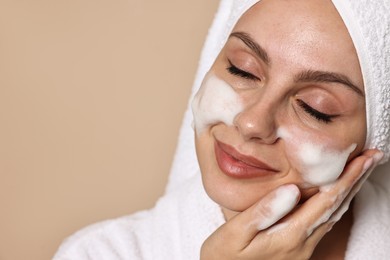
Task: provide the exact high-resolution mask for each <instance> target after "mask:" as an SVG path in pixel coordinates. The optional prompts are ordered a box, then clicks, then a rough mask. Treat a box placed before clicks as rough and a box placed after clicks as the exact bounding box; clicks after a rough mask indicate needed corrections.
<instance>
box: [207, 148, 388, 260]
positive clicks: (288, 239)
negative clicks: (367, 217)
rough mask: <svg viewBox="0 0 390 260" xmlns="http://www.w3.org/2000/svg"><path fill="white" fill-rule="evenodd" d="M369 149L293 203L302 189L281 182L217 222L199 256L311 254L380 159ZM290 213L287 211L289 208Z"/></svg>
mask: <svg viewBox="0 0 390 260" xmlns="http://www.w3.org/2000/svg"><path fill="white" fill-rule="evenodd" d="M381 155H382V153H381V152H379V151H377V150H367V151H365V152H364V153H363V154H362V155H360V156H358V157H356V158H355V159H353V160H352V161H351V162H350V163H349V164H348V165H347V167H345V169H344V172H343V173H342V175H341V176H340V178H339V179H338V180H337V181H336V182H335V183H334V184H331V185H328V186H326V187H323V188H321V189H320V191H319V192H318V193H317V194H315V195H314V196H312V197H311V198H310V199H308V200H307V201H306V202H305V203H303V204H302V205H301V206H300V207H296V205H297V203H298V201H299V196H300V192H299V190H298V188H297V187H296V186H295V185H293V184H289V185H283V186H281V187H279V188H277V189H276V190H274V191H272V192H271V193H269V194H268V195H267V196H265V197H263V198H262V199H261V200H260V201H258V202H257V203H256V204H254V205H253V206H252V207H250V208H248V209H247V210H245V211H244V212H242V213H240V214H238V215H236V216H235V217H233V218H232V219H231V220H229V221H228V222H226V223H225V224H224V225H222V226H221V227H220V228H218V229H217V230H216V231H215V232H214V233H213V234H211V236H210V237H209V238H208V239H207V240H206V241H205V242H204V243H203V245H202V249H201V259H202V260H209V259H309V258H310V256H311V255H312V253H313V251H314V249H315V247H316V245H317V244H318V242H319V241H320V240H321V239H322V237H323V236H324V235H325V234H326V233H327V232H328V231H329V230H330V229H331V228H332V226H333V225H334V224H335V222H337V221H338V220H339V219H340V218H341V216H342V214H343V213H344V212H345V211H346V210H347V209H348V206H349V204H350V202H351V200H352V198H353V197H354V196H355V194H356V193H357V192H358V191H359V189H360V187H361V186H362V184H363V182H364V181H365V180H366V179H367V178H368V176H369V174H370V173H371V171H372V169H373V168H374V167H375V166H376V164H377V163H378V161H379V160H380V159H381ZM289 213H290V214H289Z"/></svg>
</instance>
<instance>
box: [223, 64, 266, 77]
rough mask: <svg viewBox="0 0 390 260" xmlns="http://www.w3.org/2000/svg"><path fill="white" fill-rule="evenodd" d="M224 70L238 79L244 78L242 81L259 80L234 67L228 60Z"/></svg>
mask: <svg viewBox="0 0 390 260" xmlns="http://www.w3.org/2000/svg"><path fill="white" fill-rule="evenodd" d="M226 69H227V71H228V72H229V73H230V74H232V75H235V76H239V77H241V78H244V79H249V80H254V81H257V80H260V79H259V78H258V77H256V76H255V75H253V74H251V73H249V72H247V71H245V70H242V69H239V68H237V67H236V66H235V65H233V63H232V62H231V61H230V60H229V67H227V68H226Z"/></svg>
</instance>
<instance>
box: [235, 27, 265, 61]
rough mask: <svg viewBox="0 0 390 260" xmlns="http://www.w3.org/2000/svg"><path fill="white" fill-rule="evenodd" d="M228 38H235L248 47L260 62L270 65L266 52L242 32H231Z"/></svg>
mask: <svg viewBox="0 0 390 260" xmlns="http://www.w3.org/2000/svg"><path fill="white" fill-rule="evenodd" d="M230 37H236V38H238V39H240V40H241V41H242V42H243V43H244V44H245V45H246V46H248V48H249V49H251V50H252V51H253V52H254V53H255V54H256V55H257V56H258V57H259V58H260V59H261V60H262V61H264V62H265V64H267V65H269V64H270V62H271V61H270V58H269V57H268V54H267V52H266V51H265V50H264V49H263V48H262V47H261V46H260V45H259V44H258V43H257V42H256V41H254V40H253V39H252V37H251V36H250V35H249V34H247V33H244V32H232V33H231V34H230V35H229V38H230Z"/></svg>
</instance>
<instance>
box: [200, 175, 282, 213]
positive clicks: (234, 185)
mask: <svg viewBox="0 0 390 260" xmlns="http://www.w3.org/2000/svg"><path fill="white" fill-rule="evenodd" d="M214 177H215V178H214ZM218 177H221V178H218ZM224 177H225V176H207V174H203V173H202V181H203V186H204V188H205V190H206V193H207V195H208V196H209V197H210V198H211V199H212V200H213V201H214V202H215V203H217V204H218V205H220V206H221V207H222V208H224V209H228V210H230V211H235V212H242V211H245V210H246V209H248V208H249V207H251V206H252V205H253V204H255V203H256V202H258V201H259V200H260V199H261V198H262V197H264V196H265V195H266V194H268V193H269V192H270V191H271V190H272V189H274V188H276V187H277V186H275V187H274V185H270V184H269V183H267V184H265V183H264V184H259V183H251V182H240V181H237V180H229V178H224Z"/></svg>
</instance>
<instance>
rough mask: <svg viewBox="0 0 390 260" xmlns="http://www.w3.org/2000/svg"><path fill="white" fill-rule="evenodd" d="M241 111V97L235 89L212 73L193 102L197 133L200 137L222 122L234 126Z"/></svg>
mask: <svg viewBox="0 0 390 260" xmlns="http://www.w3.org/2000/svg"><path fill="white" fill-rule="evenodd" d="M241 111H242V104H241V101H240V97H239V96H238V94H237V93H236V92H235V91H234V90H233V88H232V87H231V86H230V85H229V84H228V83H226V82H225V81H223V80H221V79H219V78H217V77H216V76H215V75H213V74H212V73H209V74H208V75H206V77H205V79H204V81H203V83H202V86H201V87H200V89H199V91H198V92H197V93H196V95H195V97H194V100H193V101H192V112H193V115H194V127H195V130H196V133H197V134H198V135H200V134H201V133H202V132H203V131H204V130H206V129H207V128H208V127H210V126H212V125H214V124H217V123H220V122H222V123H224V124H226V125H232V124H233V120H234V118H235V116H236V115H237V114H238V113H240V112H241Z"/></svg>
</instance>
